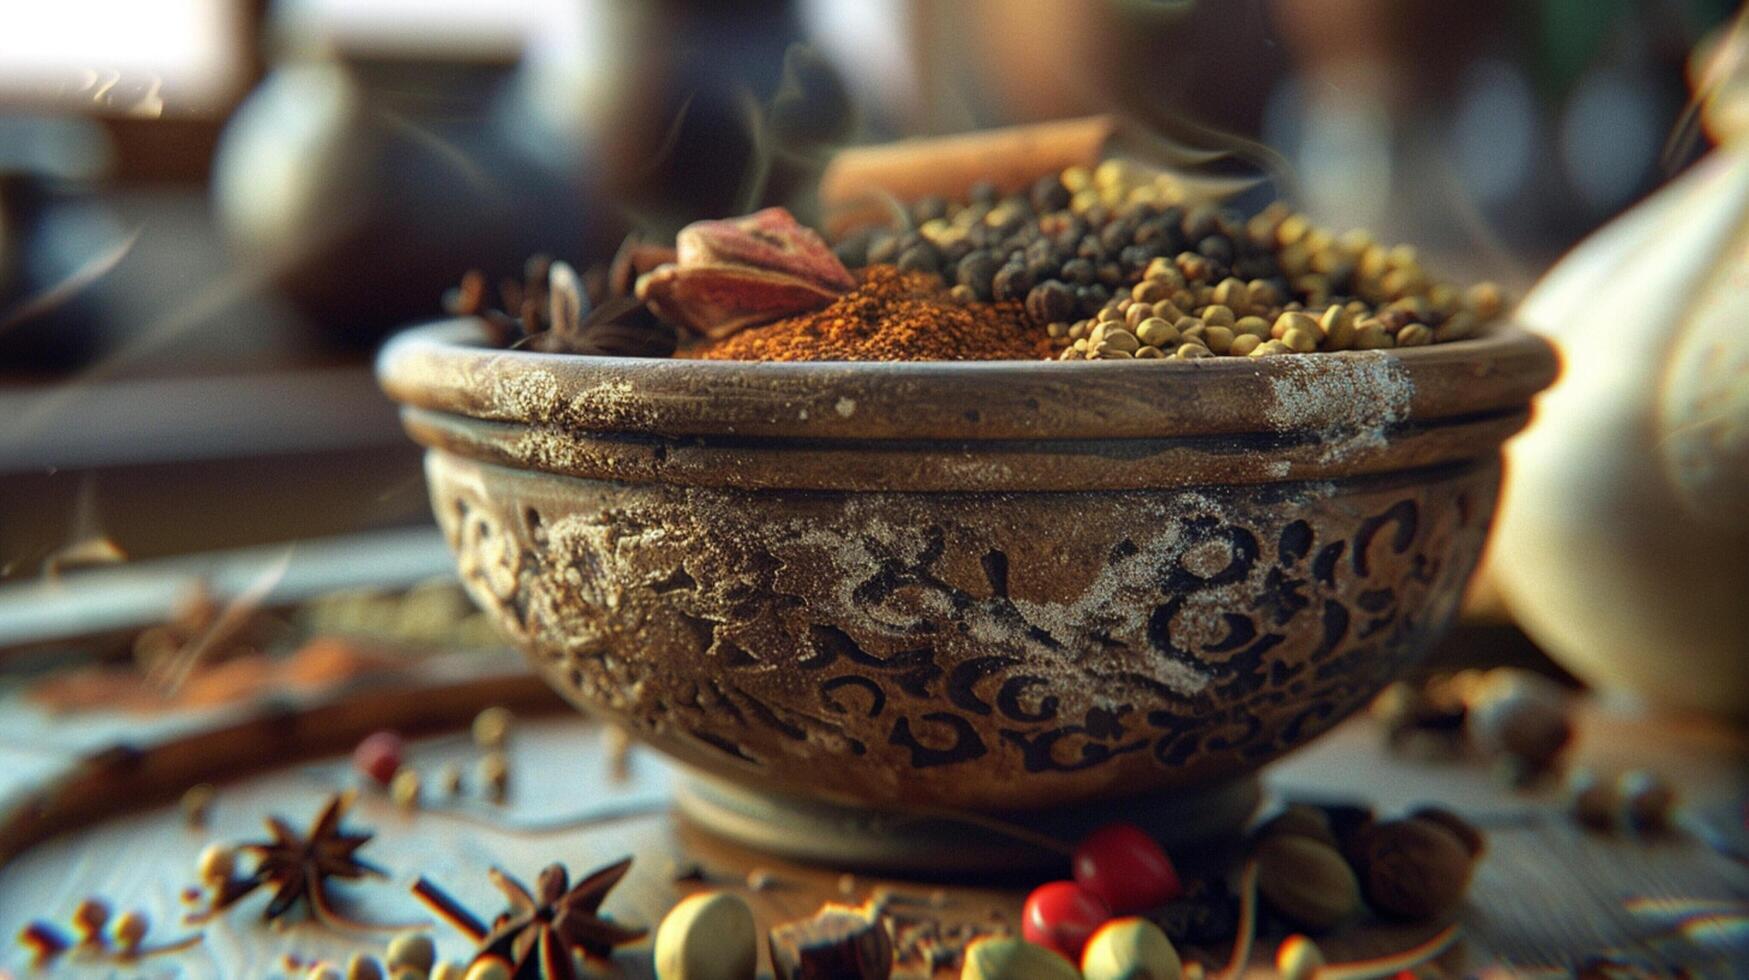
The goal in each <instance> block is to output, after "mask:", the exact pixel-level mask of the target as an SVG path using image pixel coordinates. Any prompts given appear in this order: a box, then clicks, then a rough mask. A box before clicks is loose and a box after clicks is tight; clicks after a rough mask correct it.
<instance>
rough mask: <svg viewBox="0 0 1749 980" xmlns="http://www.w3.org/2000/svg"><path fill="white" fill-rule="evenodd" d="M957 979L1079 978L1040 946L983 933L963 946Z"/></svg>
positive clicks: (1057, 958) (1061, 960)
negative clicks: (964, 951) (963, 955)
mask: <svg viewBox="0 0 1749 980" xmlns="http://www.w3.org/2000/svg"><path fill="white" fill-rule="evenodd" d="M960 980H1081V973H1080V971H1078V970H1076V969H1075V968H1074V967H1073V966H1071V965H1070V964H1069V961H1068V960H1066V959H1063V958H1062V957H1061V956H1058V955H1057V954H1056V953H1054V952H1052V951H1050V950H1048V949H1046V948H1044V947H1043V946H1037V945H1034V944H1032V943H1029V942H1027V941H1026V940H1024V939H1015V938H1013V937H1012V936H986V937H984V938H983V939H979V940H977V941H976V942H974V943H972V944H971V945H970V946H967V947H966V953H965V965H964V966H963V967H961V968H960Z"/></svg>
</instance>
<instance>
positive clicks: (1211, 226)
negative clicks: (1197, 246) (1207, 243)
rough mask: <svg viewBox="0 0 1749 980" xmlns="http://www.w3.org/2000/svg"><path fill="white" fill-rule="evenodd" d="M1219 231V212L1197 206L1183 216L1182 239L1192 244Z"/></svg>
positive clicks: (1204, 205)
mask: <svg viewBox="0 0 1749 980" xmlns="http://www.w3.org/2000/svg"><path fill="white" fill-rule="evenodd" d="M1220 230H1221V215H1220V212H1219V211H1216V210H1215V209H1214V208H1212V207H1209V206H1208V205H1206V204H1199V205H1197V206H1196V207H1194V208H1191V209H1190V210H1189V211H1187V212H1186V213H1185V215H1184V237H1186V238H1188V239H1190V240H1191V241H1193V242H1200V241H1202V240H1203V239H1204V238H1207V237H1209V236H1210V235H1213V234H1215V233H1216V232H1218V231H1220Z"/></svg>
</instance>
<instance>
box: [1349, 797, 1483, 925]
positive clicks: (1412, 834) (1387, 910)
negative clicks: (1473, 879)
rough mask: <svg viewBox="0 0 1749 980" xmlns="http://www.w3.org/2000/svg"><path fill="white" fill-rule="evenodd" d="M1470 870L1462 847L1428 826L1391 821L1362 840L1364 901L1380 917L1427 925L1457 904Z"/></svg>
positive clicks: (1432, 825) (1421, 821)
mask: <svg viewBox="0 0 1749 980" xmlns="http://www.w3.org/2000/svg"><path fill="white" fill-rule="evenodd" d="M1474 869H1475V860H1474V859H1473V858H1472V857H1471V856H1470V851H1469V848H1468V847H1466V846H1464V841H1463V840H1462V839H1461V838H1459V837H1458V835H1457V834H1455V833H1453V832H1452V831H1451V830H1450V829H1448V828H1446V827H1444V826H1442V825H1441V824H1438V823H1435V822H1433V821H1431V820H1424V819H1420V818H1410V819H1407V820H1391V821H1387V822H1385V823H1381V824H1377V825H1375V826H1374V827H1373V828H1372V830H1371V831H1370V832H1369V833H1368V834H1367V835H1366V848H1365V855H1364V859H1363V861H1362V865H1361V874H1362V878H1363V880H1364V881H1365V883H1366V899H1367V901H1368V902H1370V903H1371V904H1372V907H1373V908H1374V909H1376V910H1378V911H1379V912H1381V913H1383V914H1386V915H1391V916H1397V917H1399V918H1405V919H1430V918H1434V917H1436V916H1441V915H1444V914H1445V913H1447V912H1450V911H1451V910H1452V909H1454V908H1456V907H1457V904H1458V903H1459V902H1461V901H1462V900H1463V897H1464V892H1465V891H1466V890H1467V889H1468V888H1469V885H1470V874H1471V873H1472V872H1473V871H1474Z"/></svg>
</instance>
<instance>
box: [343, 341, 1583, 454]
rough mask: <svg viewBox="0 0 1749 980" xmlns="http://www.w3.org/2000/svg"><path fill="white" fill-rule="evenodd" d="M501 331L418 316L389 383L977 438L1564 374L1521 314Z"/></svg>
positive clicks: (1375, 401) (1299, 423)
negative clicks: (1270, 336)
mask: <svg viewBox="0 0 1749 980" xmlns="http://www.w3.org/2000/svg"><path fill="white" fill-rule="evenodd" d="M487 336H488V335H487V332H486V327H485V324H484V323H483V322H481V321H479V320H476V319H473V318H455V319H446V320H438V321H432V322H428V323H424V324H421V325H417V326H414V327H411V328H409V329H407V330H405V331H403V332H401V333H399V334H397V335H396V336H395V337H393V338H391V339H390V340H389V342H388V343H387V344H385V345H384V347H383V349H382V350H381V352H380V353H379V355H378V357H377V363H376V373H377V378H378V381H379V383H380V384H381V386H382V387H383V389H384V391H385V392H386V393H387V394H388V395H389V397H391V398H392V399H394V400H395V401H397V402H399V403H401V404H402V405H403V406H405V407H407V408H411V409H419V410H424V411H428V412H438V413H443V414H447V415H457V416H462V417H465V418H471V419H479V420H485V421H492V422H501V423H512V424H518V425H528V426H544V427H557V428H560V429H567V430H579V431H597V432H626V433H643V434H653V435H670V436H685V435H700V436H704V435H713V436H761V437H777V438H836V439H881V440H892V439H956V440H971V441H979V440H999V439H1033V440H1036V439H1045V438H1100V439H1114V438H1116V439H1122V438H1161V437H1172V436H1207V435H1222V434H1238V433H1275V434H1280V433H1290V432H1296V431H1298V432H1321V431H1327V430H1329V429H1330V428H1331V427H1332V426H1341V425H1343V424H1345V423H1346V422H1351V421H1352V420H1354V419H1355V418H1357V417H1363V418H1364V417H1371V416H1372V415H1377V414H1378V413H1381V412H1382V413H1383V417H1384V419H1385V421H1388V422H1391V423H1400V422H1406V421H1427V420H1434V419H1441V420H1453V421H1456V420H1461V419H1465V418H1468V417H1476V418H1487V417H1497V416H1499V415H1502V414H1507V413H1516V412H1521V411H1523V409H1524V407H1525V406H1526V405H1527V404H1528V403H1529V401H1530V399H1531V398H1532V396H1534V395H1535V394H1536V393H1537V392H1539V391H1541V390H1543V389H1544V388H1547V387H1548V386H1549V385H1550V384H1551V383H1552V382H1553V381H1554V379H1555V377H1556V375H1557V374H1558V360H1557V355H1556V352H1555V349H1554V348H1553V347H1552V346H1551V345H1550V344H1549V343H1548V342H1547V341H1546V340H1544V339H1543V338H1541V337H1539V336H1537V335H1535V334H1533V333H1530V332H1528V331H1526V330H1523V329H1521V328H1518V327H1516V326H1512V325H1510V324H1500V325H1496V326H1492V327H1490V328H1488V329H1487V330H1486V331H1484V333H1482V334H1481V335H1479V336H1477V337H1474V338H1471V339H1466V340H1461V341H1452V342H1447V343H1443V344H1433V345H1429V346H1425V347H1416V348H1407V349H1397V350H1385V351H1342V352H1333V353H1317V354H1305V355H1281V356H1276V357H1267V358H1239V357H1210V358H1202V359H1197V360H1189V361H1177V360H1168V361H1164V362H1160V361H1150V362H1147V363H1136V362H1128V361H1074V362H1063V361H1050V360H1043V359H1041V360H1036V361H1034V360H1011V361H807V362H771V361H704V360H691V359H683V358H651V357H606V356H599V355H580V354H554V353H544V352H539V351H527V350H508V349H503V348H495V347H489V346H486V338H487ZM1161 372H1164V373H1163V374H1162V373H1161ZM1162 381H1169V383H1162ZM1357 413H1358V414H1357Z"/></svg>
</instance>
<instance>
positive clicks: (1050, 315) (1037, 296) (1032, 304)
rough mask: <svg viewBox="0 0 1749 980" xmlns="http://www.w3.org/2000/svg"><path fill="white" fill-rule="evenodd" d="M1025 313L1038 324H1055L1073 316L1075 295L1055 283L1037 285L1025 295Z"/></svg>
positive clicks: (1067, 288)
mask: <svg viewBox="0 0 1749 980" xmlns="http://www.w3.org/2000/svg"><path fill="white" fill-rule="evenodd" d="M1026 313H1027V315H1028V316H1030V317H1032V318H1033V320H1035V321H1037V322H1039V323H1055V322H1057V321H1059V320H1068V319H1071V318H1073V317H1074V315H1075V294H1074V293H1073V292H1071V291H1070V290H1069V287H1068V286H1065V285H1063V284H1062V283H1060V282H1058V281H1056V280H1055V279H1052V280H1050V281H1049V282H1042V283H1039V284H1038V285H1037V286H1034V287H1032V291H1031V292H1029V293H1027V294H1026Z"/></svg>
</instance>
